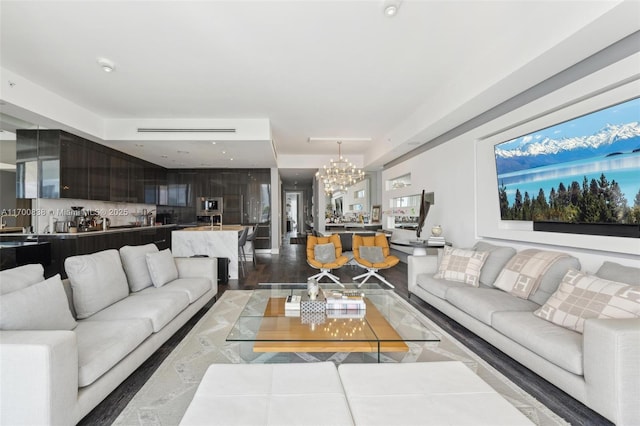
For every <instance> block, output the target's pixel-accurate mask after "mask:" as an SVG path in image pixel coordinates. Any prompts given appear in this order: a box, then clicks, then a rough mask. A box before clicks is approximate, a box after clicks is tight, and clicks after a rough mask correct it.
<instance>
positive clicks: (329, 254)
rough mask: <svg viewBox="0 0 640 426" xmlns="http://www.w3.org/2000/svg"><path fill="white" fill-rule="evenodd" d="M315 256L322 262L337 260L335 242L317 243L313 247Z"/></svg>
mask: <svg viewBox="0 0 640 426" xmlns="http://www.w3.org/2000/svg"><path fill="white" fill-rule="evenodd" d="M313 257H314V258H315V259H316V260H317V261H318V262H320V263H332V262H335V261H336V246H335V245H334V244H333V243H326V244H316V245H315V246H314V247H313Z"/></svg>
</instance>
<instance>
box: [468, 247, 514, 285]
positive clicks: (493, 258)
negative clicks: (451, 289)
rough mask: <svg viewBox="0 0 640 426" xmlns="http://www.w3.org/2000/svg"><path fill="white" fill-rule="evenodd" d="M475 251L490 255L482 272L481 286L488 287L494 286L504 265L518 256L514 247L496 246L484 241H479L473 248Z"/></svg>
mask: <svg viewBox="0 0 640 426" xmlns="http://www.w3.org/2000/svg"><path fill="white" fill-rule="evenodd" d="M473 250H475V251H486V252H488V253H489V255H488V256H487V260H486V261H485V262H484V265H483V266H482V271H481V272H480V284H484V285H488V286H493V283H494V282H495V281H496V278H498V275H500V271H502V268H504V265H506V264H507V262H508V261H509V259H511V258H512V257H513V255H515V254H516V249H514V248H513V247H506V246H494V245H493V244H489V243H485V242H484V241H478V242H477V243H476V245H475V246H473Z"/></svg>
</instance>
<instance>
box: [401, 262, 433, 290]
mask: <svg viewBox="0 0 640 426" xmlns="http://www.w3.org/2000/svg"><path fill="white" fill-rule="evenodd" d="M436 272H438V256H407V274H408V281H407V284H408V288H409V293H411V292H413V289H414V288H415V287H416V285H417V284H416V280H417V278H418V275H420V274H435V273H436Z"/></svg>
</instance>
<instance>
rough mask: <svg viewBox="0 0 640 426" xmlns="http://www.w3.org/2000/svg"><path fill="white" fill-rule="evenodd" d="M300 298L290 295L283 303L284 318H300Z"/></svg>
mask: <svg viewBox="0 0 640 426" xmlns="http://www.w3.org/2000/svg"><path fill="white" fill-rule="evenodd" d="M301 299H302V298H301V297H300V296H298V295H295V294H290V295H289V296H287V298H286V300H285V301H284V315H285V316H286V317H299V316H300V300H301Z"/></svg>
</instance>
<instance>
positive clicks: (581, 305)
mask: <svg viewBox="0 0 640 426" xmlns="http://www.w3.org/2000/svg"><path fill="white" fill-rule="evenodd" d="M534 315H536V316H539V317H540V318H543V319H545V320H547V321H550V322H552V323H554V324H557V325H560V326H562V327H565V328H568V329H570V330H575V331H577V332H578V333H582V332H583V331H584V320H585V319H589V318H637V317H640V286H634V285H628V284H623V283H619V282H616V281H609V280H604V279H602V278H598V277H597V276H595V275H587V274H584V273H582V272H580V271H576V270H575V269H570V270H569V271H568V272H567V274H566V275H565V276H564V278H563V279H562V282H561V283H560V287H558V290H557V291H556V292H555V293H553V294H552V295H551V297H550V298H549V300H547V302H546V303H545V304H544V305H542V307H540V308H539V309H538V310H536V311H535V312H534Z"/></svg>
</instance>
